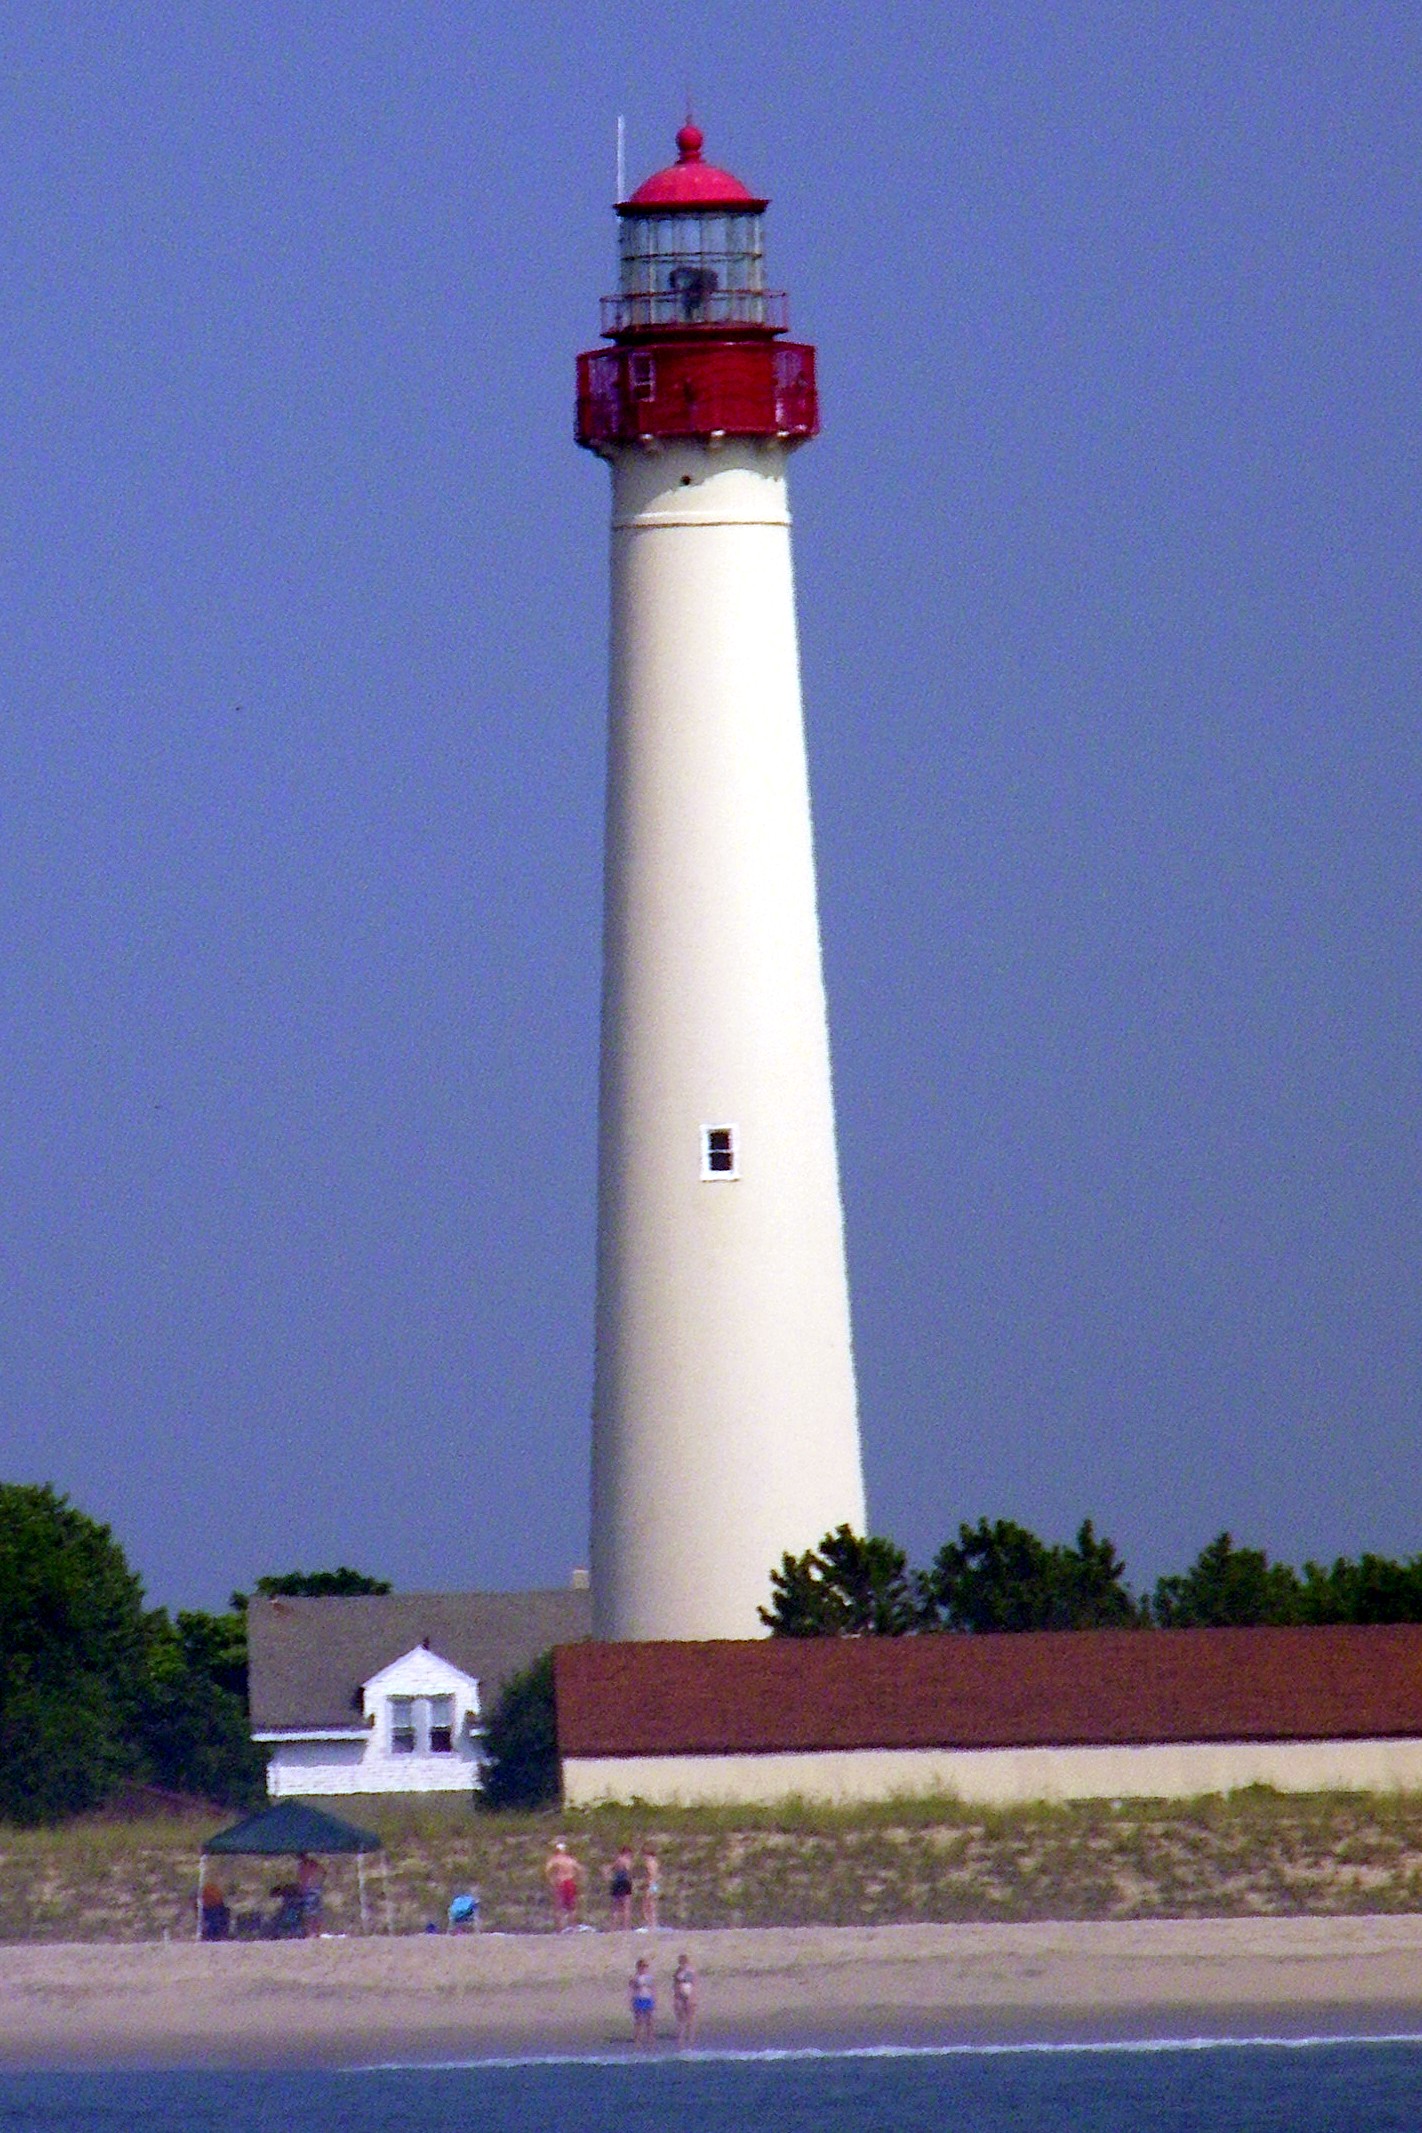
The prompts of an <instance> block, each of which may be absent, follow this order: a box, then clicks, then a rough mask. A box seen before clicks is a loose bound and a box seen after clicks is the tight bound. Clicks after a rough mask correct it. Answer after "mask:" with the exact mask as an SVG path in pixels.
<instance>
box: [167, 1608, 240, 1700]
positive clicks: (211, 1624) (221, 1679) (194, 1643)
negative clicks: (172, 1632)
mask: <svg viewBox="0 0 1422 2133" xmlns="http://www.w3.org/2000/svg"><path fill="white" fill-rule="evenodd" d="M174 1627H175V1628H176V1630H177V1632H178V1637H179V1640H180V1642H181V1644H182V1647H183V1657H184V1658H185V1660H186V1661H187V1663H188V1665H189V1666H190V1667H192V1668H193V1669H194V1670H195V1671H196V1672H197V1673H199V1674H205V1675H206V1676H207V1678H208V1679H209V1681H213V1682H216V1684H217V1686H218V1688H220V1689H226V1691H227V1693H228V1695H229V1696H235V1697H236V1698H237V1699H238V1701H239V1702H240V1703H241V1705H242V1706H243V1708H244V1709H245V1708H246V1703H247V1617H246V1614H245V1613H239V1612H238V1611H237V1610H236V1609H235V1608H234V1609H233V1611H232V1612H231V1613H230V1614H224V1615H209V1614H203V1613H201V1612H198V1611H194V1612H192V1613H183V1614H179V1615H178V1616H177V1617H176V1618H175V1621H174Z"/></svg>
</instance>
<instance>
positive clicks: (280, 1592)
mask: <svg viewBox="0 0 1422 2133" xmlns="http://www.w3.org/2000/svg"><path fill="white" fill-rule="evenodd" d="M391 1589H392V1588H391V1585H390V1581H389V1579H388V1578H371V1577H367V1576H366V1574H365V1572H364V1571H363V1570H351V1569H350V1568H348V1566H347V1565H346V1564H345V1563H342V1564H341V1565H340V1567H339V1569H337V1570H284V1571H282V1572H281V1573H280V1574H279V1575H278V1576H277V1577H269V1578H258V1580H257V1584H256V1590H257V1593H258V1595H259V1596H260V1597H261V1598H262V1599H264V1600H349V1599H360V1598H363V1597H364V1596H365V1595H367V1594H370V1593H375V1594H380V1593H382V1592H389V1591H390V1590H391ZM247 1600H248V1595H247V1594H246V1593H245V1592H234V1593H233V1595H232V1609H233V1612H234V1613H235V1614H243V1613H245V1611H246V1607H247Z"/></svg>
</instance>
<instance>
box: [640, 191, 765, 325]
mask: <svg viewBox="0 0 1422 2133" xmlns="http://www.w3.org/2000/svg"><path fill="white" fill-rule="evenodd" d="M764 220H765V218H764V216H762V215H759V214H737V213H733V212H728V211H727V210H726V209H724V208H722V209H717V210H714V211H711V210H708V211H706V212H704V213H687V212H686V211H685V210H682V211H681V212H679V213H677V214H648V215H624V216H623V217H622V227H621V279H620V287H619V299H620V301H619V303H618V313H619V318H620V322H621V324H622V325H624V326H765V325H769V324H771V323H772V321H771V319H770V317H769V314H768V311H767V307H766V289H765V252H764V240H763V234H762V233H763V226H764Z"/></svg>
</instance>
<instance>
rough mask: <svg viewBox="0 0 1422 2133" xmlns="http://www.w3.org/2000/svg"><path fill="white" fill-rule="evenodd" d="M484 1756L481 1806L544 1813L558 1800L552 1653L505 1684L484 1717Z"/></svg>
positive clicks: (556, 1729)
mask: <svg viewBox="0 0 1422 2133" xmlns="http://www.w3.org/2000/svg"><path fill="white" fill-rule="evenodd" d="M484 1750H485V1753H486V1754H487V1756H488V1758H489V1760H488V1763H487V1765H486V1767H485V1770H484V1784H483V1790H482V1793H481V1794H480V1796H479V1797H480V1804H481V1806H485V1807H545V1806H549V1805H551V1804H552V1802H553V1801H555V1800H556V1799H557V1798H558V1790H559V1779H558V1710H557V1702H556V1699H555V1692H554V1685H553V1654H552V1652H545V1653H544V1654H543V1657H542V1658H541V1659H535V1660H534V1662H533V1664H532V1666H528V1667H525V1668H524V1669H523V1671H522V1673H519V1674H511V1675H510V1676H509V1678H508V1680H507V1681H506V1682H505V1683H504V1686H503V1690H502V1692H501V1694H500V1696H499V1700H498V1702H497V1703H496V1704H495V1706H494V1708H493V1710H492V1712H491V1713H490V1714H489V1724H488V1729H487V1731H486V1732H485V1735H484Z"/></svg>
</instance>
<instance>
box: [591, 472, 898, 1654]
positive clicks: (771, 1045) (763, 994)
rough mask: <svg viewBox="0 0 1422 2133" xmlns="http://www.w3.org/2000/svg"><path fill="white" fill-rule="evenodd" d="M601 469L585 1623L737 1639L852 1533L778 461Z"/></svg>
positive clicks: (811, 895) (847, 1377)
mask: <svg viewBox="0 0 1422 2133" xmlns="http://www.w3.org/2000/svg"><path fill="white" fill-rule="evenodd" d="M608 456H609V458H610V459H611V461H612V468H613V490H614V505H613V536H612V688H611V745H610V756H609V771H608V798H607V878H606V921H605V928H606V930H605V940H604V997H603V1036H602V1095H601V1124H600V1149H599V1166H600V1168H599V1223H598V1298H597V1359H596V1384H595V1392H594V1431H593V1520H592V1586H593V1602H594V1618H595V1630H596V1634H597V1635H599V1636H602V1637H612V1638H655V1637H675V1638H686V1637H749V1636H756V1635H758V1634H760V1633H761V1632H762V1625H761V1623H760V1621H759V1619H758V1614H757V1610H758V1609H759V1608H760V1607H761V1606H763V1605H764V1604H766V1602H767V1601H768V1598H769V1592H770V1572H771V1569H772V1568H773V1567H774V1566H775V1565H776V1564H778V1562H779V1559H780V1556H781V1554H782V1552H783V1551H784V1550H786V1549H790V1550H792V1551H795V1552H800V1551H802V1550H804V1549H806V1548H809V1547H812V1546H813V1545H814V1544H815V1543H816V1542H818V1541H819V1540H820V1539H821V1538H822V1536H823V1535H824V1534H825V1533H826V1532H827V1531H828V1530H829V1529H830V1528H831V1527H834V1526H837V1525H839V1524H840V1523H841V1522H847V1523H848V1524H849V1525H851V1526H852V1527H854V1528H855V1529H856V1531H862V1530H863V1525H864V1491H863V1482H862V1478H861V1468H860V1457H859V1433H858V1424H857V1418H856V1404H855V1388H854V1367H853V1359H852V1352H851V1343H850V1322H849V1299H848V1289H847V1283H846V1278H845V1261H844V1238H843V1221H842V1215H841V1207H840V1194H839V1177H838V1166H837V1162H836V1155H835V1137H834V1113H833V1103H832V1098H831V1088H830V1064H829V1041H828V1033H827V1027H826V1018H825V998H824V986H823V980H822V976H821V965H820V943H819V928H818V921H817V916H816V902H815V876H814V856H813V846H812V838H811V828H810V804H809V789H808V783H807V778H806V768H805V747H804V734H803V725H802V717H801V707H800V682H799V663H798V657H797V651H796V636H795V607H794V589H793V583H792V577H791V564H790V520H789V511H788V508H787V501H786V490H785V462H786V453H785V449H784V447H783V446H782V445H780V444H778V443H776V442H775V441H774V440H764V441H761V440H754V439H747V440H741V441H729V442H726V443H725V444H723V445H721V446H720V448H719V449H718V448H717V446H716V444H715V443H714V442H712V443H701V442H699V441H696V440H688V441H685V442H675V443H671V444H668V445H667V446H665V447H664V448H662V449H659V450H655V451H650V452H649V451H647V450H644V449H642V448H641V447H637V446H629V447H626V448H623V449H618V450H615V451H612V452H610V453H609V454H608ZM712 1133H715V1134H719V1135H722V1136H724V1135H726V1134H727V1133H729V1135H730V1142H729V1153H730V1160H731V1163H732V1166H733V1167H732V1169H731V1171H729V1172H728V1171H726V1170H717V1169H715V1168H714V1167H709V1166H708V1150H709V1149H714V1151H715V1153H714V1154H713V1155H712V1156H711V1157H710V1162H711V1163H713V1164H714V1162H716V1161H724V1160H725V1157H726V1152H727V1142H726V1140H725V1139H724V1138H723V1139H720V1140H718V1141H714V1142H713V1141H711V1140H710V1139H709V1136H710V1135H711V1134H712Z"/></svg>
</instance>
